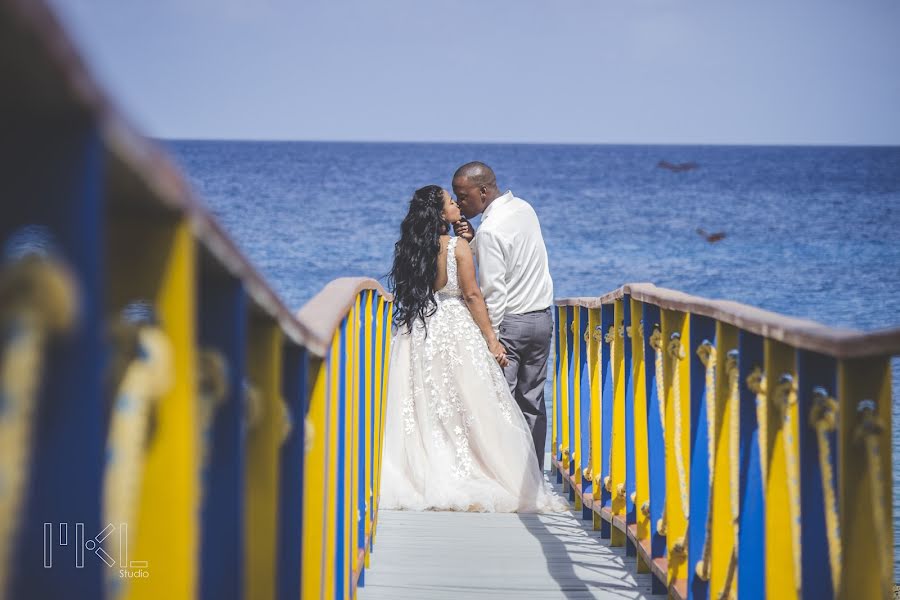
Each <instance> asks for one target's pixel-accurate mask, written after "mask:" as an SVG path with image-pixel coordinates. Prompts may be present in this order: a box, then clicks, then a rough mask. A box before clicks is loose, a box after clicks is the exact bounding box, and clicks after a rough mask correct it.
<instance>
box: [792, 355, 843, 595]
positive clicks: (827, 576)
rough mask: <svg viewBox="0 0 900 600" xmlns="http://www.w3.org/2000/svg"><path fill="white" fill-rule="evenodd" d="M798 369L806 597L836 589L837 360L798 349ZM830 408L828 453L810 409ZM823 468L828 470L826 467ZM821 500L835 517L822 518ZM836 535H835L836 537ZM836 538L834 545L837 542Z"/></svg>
mask: <svg viewBox="0 0 900 600" xmlns="http://www.w3.org/2000/svg"><path fill="white" fill-rule="evenodd" d="M797 375H798V379H799V389H798V391H797V400H798V402H799V405H800V409H799V414H800V420H799V423H798V425H799V431H800V465H801V468H800V477H801V480H800V498H801V500H800V506H801V508H800V518H801V522H800V532H801V533H800V536H801V547H802V548H803V552H802V554H801V559H802V574H803V581H802V585H803V595H804V597H807V598H833V597H834V596H835V592H836V591H837V590H835V589H834V586H833V584H832V580H833V575H834V573H833V571H832V560H833V559H834V560H837V561H838V564H839V560H840V558H839V556H837V557H831V556H830V552H831V551H833V550H837V548H831V547H830V544H829V528H833V531H832V532H831V534H832V535H837V536H840V533H839V531H838V529H839V523H840V513H839V509H838V496H839V491H840V486H839V482H838V460H837V459H838V446H837V422H836V420H837V415H836V414H835V413H836V409H837V406H836V398H837V361H835V359H834V358H831V357H829V356H824V355H822V354H817V353H815V352H806V351H800V352H798V354H797ZM829 401H830V402H835V405H834V406H833V407H826V406H817V404H819V403H823V404H824V403H828V402H829ZM830 408H833V409H834V411H835V412H833V413H832V415H831V418H833V419H834V421H835V422H834V426H833V427H832V428H831V430H830V431H828V430H823V432H822V435H823V436H824V440H823V441H824V442H825V448H824V449H826V450H827V451H828V452H829V455H828V456H820V450H821V449H822V448H820V446H819V440H818V434H817V431H816V418H815V416H814V414H813V413H814V411H821V412H820V417H822V418H825V419H828V418H829V416H828V415H826V414H824V412H825V411H827V410H830ZM821 459H824V460H825V461H826V462H827V464H828V466H829V468H830V471H831V473H830V475H831V477H829V478H828V479H830V482H829V483H827V484H826V485H828V487H830V488H831V490H830V493H829V494H826V493H825V491H826V488H824V487H823V480H822V468H821V463H820V460H821ZM826 474H827V471H826ZM826 506H828V510H829V511H830V512H831V514H832V516H833V517H835V518H836V519H837V522H836V523H829V522H828V520H827V519H826ZM838 541H839V540H838ZM839 547H840V546H839V544H838V548H839Z"/></svg>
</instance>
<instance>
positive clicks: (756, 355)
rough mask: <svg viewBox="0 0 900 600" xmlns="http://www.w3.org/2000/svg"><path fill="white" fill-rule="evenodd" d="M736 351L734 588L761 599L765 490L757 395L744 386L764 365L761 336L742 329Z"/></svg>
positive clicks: (763, 560)
mask: <svg viewBox="0 0 900 600" xmlns="http://www.w3.org/2000/svg"><path fill="white" fill-rule="evenodd" d="M739 353H740V354H739V358H738V364H739V371H740V375H739V377H738V381H739V388H740V394H741V419H740V439H741V442H740V456H741V458H740V462H741V482H740V487H741V491H740V497H741V518H740V524H739V530H738V536H739V537H738V567H737V572H738V578H737V581H738V586H737V589H738V597H741V598H762V597H764V596H765V593H766V554H765V550H766V544H765V526H766V519H765V510H766V508H765V493H764V487H763V485H764V484H763V480H762V470H761V465H760V448H759V443H760V441H759V435H758V429H759V424H758V423H757V420H756V394H754V393H753V391H751V390H750V389H749V388H748V387H747V384H746V382H747V378H748V377H749V376H750V373H752V372H753V370H754V369H755V368H762V367H763V364H764V362H763V339H762V338H761V337H760V336H758V335H754V334H751V333H747V332H745V331H741V332H740V334H739ZM764 443H765V442H764Z"/></svg>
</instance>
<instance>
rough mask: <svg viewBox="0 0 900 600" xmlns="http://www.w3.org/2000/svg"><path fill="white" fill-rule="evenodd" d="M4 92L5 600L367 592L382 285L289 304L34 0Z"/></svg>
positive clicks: (0, 312) (8, 33)
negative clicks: (295, 308)
mask: <svg viewBox="0 0 900 600" xmlns="http://www.w3.org/2000/svg"><path fill="white" fill-rule="evenodd" d="M0 87H2V89H3V90H4V92H3V94H0V132H2V134H0V202H2V216H0V243H2V248H3V259H2V263H0V598H35V599H39V598H62V597H66V598H85V599H91V600H94V599H96V598H107V599H115V598H126V597H127V598H152V599H160V598H166V599H170V598H172V599H175V598H185V599H186V598H197V597H201V598H209V599H215V600H222V599H227V598H254V599H257V598H259V599H265V598H285V599H287V598H290V599H291V600H295V599H296V598H299V597H303V598H310V599H312V598H327V599H332V598H349V597H351V596H352V594H353V590H354V589H355V587H356V586H357V585H358V584H359V583H360V582H361V581H362V580H363V578H364V571H365V565H366V563H367V561H368V555H369V550H370V548H371V540H372V536H373V534H374V531H375V526H376V523H377V506H376V502H375V499H376V498H377V495H378V476H377V474H378V472H379V456H380V444H381V439H382V438H381V429H382V414H383V412H382V405H383V398H384V391H385V381H386V371H387V362H386V357H387V356H388V353H389V347H390V332H391V329H390V320H391V298H390V296H389V295H388V294H386V293H385V292H384V290H383V289H382V288H381V287H380V286H379V285H378V284H377V282H375V281H373V280H366V279H344V280H338V281H336V282H333V283H332V284H331V285H329V286H328V287H326V288H325V290H323V291H322V293H320V294H319V296H317V297H316V298H314V299H313V300H312V301H311V302H310V303H308V304H307V305H306V306H305V307H304V308H303V309H302V310H301V311H300V312H299V314H297V315H295V314H293V313H292V312H291V311H289V310H288V309H287V308H286V307H285V306H284V305H283V303H282V302H281V301H280V300H279V299H278V297H277V295H276V294H275V293H274V292H273V291H272V289H271V288H270V287H269V285H268V284H267V283H266V282H265V281H264V280H263V278H262V277H261V276H260V275H259V274H258V273H257V272H256V270H255V269H254V268H253V267H252V266H251V265H250V263H249V262H248V261H247V259H246V258H245V257H244V256H243V255H242V254H241V253H240V252H239V251H238V249H237V248H236V246H235V245H234V244H233V243H232V241H231V240H230V238H229V237H228V236H227V235H226V234H225V233H224V232H223V231H222V230H221V228H220V227H219V226H218V224H217V223H216V221H215V220H214V219H213V218H212V217H211V216H210V214H209V213H208V212H207V211H206V209H205V208H204V207H203V205H202V204H201V203H200V202H199V201H198V199H197V198H195V196H194V195H193V194H192V192H191V190H190V188H189V186H188V184H187V183H186V181H185V179H184V178H183V177H182V176H181V175H180V173H179V172H178V171H177V170H176V169H175V168H174V167H173V166H172V164H171V162H170V161H169V160H168V159H167V157H166V156H165V154H164V153H163V152H162V151H161V150H160V149H159V147H158V146H157V145H156V144H154V143H153V142H150V141H148V140H147V139H145V138H144V137H143V136H141V135H139V134H138V133H136V132H135V130H134V129H132V128H131V127H130V126H129V125H128V123H127V122H126V121H125V120H124V119H123V118H122V117H121V115H120V113H119V112H118V111H116V110H115V109H114V107H113V104H112V102H111V101H110V99H109V98H108V97H107V96H106V95H105V94H104V93H103V91H102V89H101V88H100V87H99V86H97V85H96V84H95V82H94V80H93V79H92V77H91V76H90V74H89V72H88V71H87V69H86V68H85V67H84V65H83V64H82V62H81V60H80V59H79V57H78V54H77V52H75V51H74V49H73V47H72V46H71V44H70V42H69V41H68V37H67V36H66V34H65V32H64V31H63V30H62V28H61V27H60V26H59V24H58V23H57V21H56V19H55V18H54V17H53V15H52V13H51V12H50V11H49V10H48V9H47V7H46V6H45V5H44V4H43V3H41V2H38V1H35V0H0Z"/></svg>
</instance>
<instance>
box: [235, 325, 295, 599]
mask: <svg viewBox="0 0 900 600" xmlns="http://www.w3.org/2000/svg"><path fill="white" fill-rule="evenodd" d="M281 343H282V338H281V330H280V329H279V328H278V327H277V325H276V324H275V323H274V322H272V321H270V320H269V319H268V318H259V317H257V318H252V319H251V320H250V330H249V336H248V351H247V360H248V368H247V374H248V377H249V385H250V386H251V388H252V391H251V392H250V395H251V398H250V404H251V406H249V407H248V413H249V418H248V422H247V426H246V427H247V428H246V431H247V434H246V449H245V451H246V458H245V465H244V484H245V490H246V491H245V496H244V498H245V504H244V540H245V541H244V548H245V561H244V568H245V571H244V594H245V595H246V596H253V597H255V598H260V599H269V598H274V597H275V574H276V571H275V567H276V565H277V558H276V556H275V551H276V547H277V539H278V538H277V531H276V527H277V526H278V522H277V517H278V472H279V468H278V458H279V447H280V445H281V440H282V433H283V428H284V425H285V423H284V420H283V413H282V402H283V401H282V399H281V356H282V353H281Z"/></svg>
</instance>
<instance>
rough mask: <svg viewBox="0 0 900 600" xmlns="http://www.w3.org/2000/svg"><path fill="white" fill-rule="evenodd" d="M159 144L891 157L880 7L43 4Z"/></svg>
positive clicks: (899, 26) (577, 2)
mask: <svg viewBox="0 0 900 600" xmlns="http://www.w3.org/2000/svg"><path fill="white" fill-rule="evenodd" d="M53 4H54V5H55V6H56V7H57V8H58V10H59V12H60V14H61V16H62V17H63V21H64V22H65V23H66V24H67V25H68V26H69V28H70V30H71V32H72V34H73V35H74V37H75V38H76V41H77V42H78V43H79V45H80V46H81V48H82V50H83V52H84V54H85V55H86V57H87V58H88V60H89V62H90V63H91V64H92V65H93V67H94V69H95V72H96V73H97V75H98V76H99V77H100V79H101V81H102V82H103V83H104V84H105V85H106V86H107V87H108V88H110V89H111V91H112V93H113V95H114V96H115V97H116V98H117V100H118V102H119V104H120V105H121V106H122V107H123V108H124V109H125V112H126V113H127V114H129V115H130V116H131V117H132V118H133V120H134V121H136V122H137V124H138V125H139V126H140V127H141V128H142V129H143V130H144V131H145V132H147V133H148V134H150V135H153V136H157V137H165V138H211V139H287V140H374V141H389V140H395V141H434V142H437V141H473V142H561V143H667V144H669V143H674V144H677V143H684V144H698V143H699V144H704V143H709V144H890V145H898V144H900V2H896V1H895V0H854V1H848V0H787V1H784V0H752V1H750V0H620V1H615V2H613V1H609V0H543V1H533V0H456V1H448V0H53Z"/></svg>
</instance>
